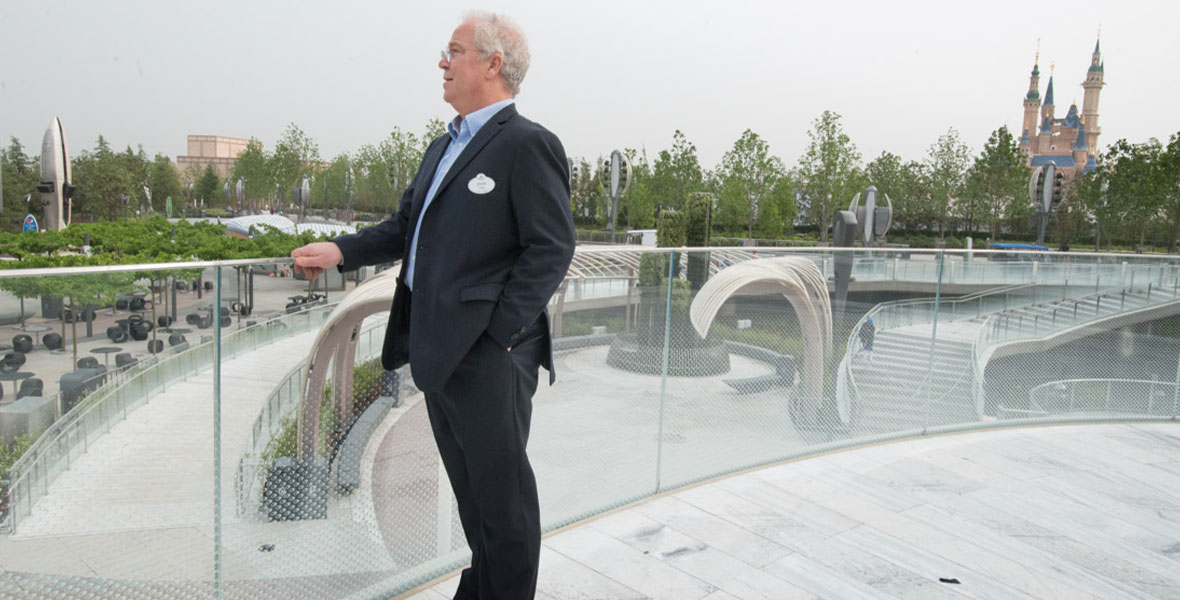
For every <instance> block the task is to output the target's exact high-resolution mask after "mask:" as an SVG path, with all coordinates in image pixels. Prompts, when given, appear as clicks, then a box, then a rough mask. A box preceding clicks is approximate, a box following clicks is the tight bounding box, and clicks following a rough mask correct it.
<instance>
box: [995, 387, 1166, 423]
mask: <svg viewBox="0 0 1180 600" xmlns="http://www.w3.org/2000/svg"><path fill="white" fill-rule="evenodd" d="M1088 384H1098V385H1101V386H1102V387H1105V388H1106V391H1105V394H1104V402H1103V407H1102V408H1101V410H1099V409H1098V408H1096V407H1090V408H1089V410H1087V411H1086V412H1095V411H1099V412H1111V398H1113V397H1115V394H1113V393H1112V390H1113V387H1114V386H1115V385H1116V384H1123V385H1126V386H1146V387H1147V388H1148V390H1149V391H1148V393H1147V394H1146V397H1147V414H1154V413H1155V411H1154V409H1155V408H1156V405H1155V399H1156V397H1157V394H1156V391H1157V390H1160V391H1163V392H1165V394H1164V396H1165V397H1166V400H1165V405H1164V407H1165V410H1164V411H1163V414H1164V415H1166V414H1167V413H1169V412H1170V413H1171V415H1172V417H1173V418H1180V394H1178V393H1177V392H1180V383H1178V382H1175V381H1159V380H1155V379H1108V378H1082V379H1060V380H1057V381H1048V382H1045V383H1042V384H1041V385H1038V386H1036V387H1034V388H1032V389H1031V390H1029V391H1028V403H1029V407H1028V408H1015V407H1008V406H1001V407H1000V410H1001V411H1002V413H1005V414H1007V413H1011V414H1019V415H1033V416H1048V415H1050V414H1061V413H1060V412H1059V413H1053V412H1052V411H1050V410H1049V409H1048V408H1046V405H1047V404H1048V402H1047V401H1046V400H1049V399H1051V398H1047V396H1050V394H1052V395H1054V396H1058V399H1060V396H1061V394H1062V393H1063V392H1067V393H1068V395H1069V402H1068V406H1067V410H1066V411H1064V412H1066V413H1069V412H1076V409H1077V389H1078V388H1081V387H1083V386H1085V385H1088ZM1122 396H1126V395H1121V394H1120V397H1122ZM1132 397H1137V396H1132ZM1168 406H1170V411H1169V410H1166V408H1167V407H1168Z"/></svg>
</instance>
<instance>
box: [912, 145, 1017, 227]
mask: <svg viewBox="0 0 1180 600" xmlns="http://www.w3.org/2000/svg"><path fill="white" fill-rule="evenodd" d="M1005 131H1006V130H1005ZM970 164H971V151H970V150H969V149H968V148H967V145H966V144H964V143H963V141H962V140H961V139H960V138H959V132H958V131H955V129H954V128H951V129H948V130H947V132H946V133H944V134H943V135H941V136H939V138H938V141H937V142H935V143H934V144H933V145H932V146H930V149H929V150H927V152H926V167H927V169H928V171H927V173H928V175H929V178H930V207H929V215H930V216H931V217H933V221H934V223H936V224H937V225H938V238H939V239H942V238H943V237H945V236H946V230H947V225H948V224H949V223H950V218H951V212H952V211H956V212H957V213H958V214H959V216H960V217H961V218H962V219H963V225H964V229H966V230H967V231H971V229H972V227H973V226H974V220H975V213H976V212H977V207H975V206H973V205H972V204H971V203H970V202H969V201H966V202H962V201H960V200H961V198H962V196H963V191H964V186H965V185H966V181H967V167H968V166H969V165H970ZM956 202H958V203H959V204H961V206H957V207H956V206H955V204H956Z"/></svg>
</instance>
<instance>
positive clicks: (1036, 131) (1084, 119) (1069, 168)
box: [1020, 42, 1106, 179]
mask: <svg viewBox="0 0 1180 600" xmlns="http://www.w3.org/2000/svg"><path fill="white" fill-rule="evenodd" d="M1040 58H1041V57H1040V53H1039V52H1038V53H1037V60H1036V61H1034V62H1033V70H1032V74H1031V76H1030V77H1029V83H1028V93H1027V94H1025V96H1024V126H1023V131H1022V132H1021V134H1020V149H1021V150H1023V151H1024V154H1025V156H1027V157H1028V164H1029V167H1039V166H1042V165H1045V164H1046V163H1048V162H1049V161H1053V162H1054V163H1056V165H1057V167H1058V168H1060V169H1061V170H1062V172H1064V173H1065V176H1066V177H1068V178H1070V179H1073V178H1074V177H1075V176H1077V175H1080V174H1081V173H1085V172H1087V171H1091V170H1093V169H1095V168H1097V167H1098V163H1097V162H1096V161H1095V157H1096V156H1097V155H1098V135H1099V134H1101V133H1102V128H1100V127H1099V126H1098V94H1099V93H1101V92H1102V86H1104V85H1106V84H1105V83H1103V81H1102V80H1103V76H1104V74H1105V73H1104V64H1103V62H1102V53H1101V52H1100V51H1099V49H1098V42H1095V43H1094V53H1093V54H1092V55H1091V56H1090V69H1089V70H1088V71H1087V72H1086V80H1085V81H1083V82H1082V84H1081V85H1082V88H1083V89H1084V90H1085V96H1083V98H1084V99H1083V100H1082V112H1081V114H1078V105H1077V104H1076V103H1075V104H1072V105H1071V106H1070V107H1069V111H1068V112H1067V113H1066V115H1065V118H1064V119H1058V118H1057V117H1056V114H1055V111H1056V107H1055V106H1054V105H1053V74H1052V73H1050V74H1049V86H1048V88H1047V89H1046V90H1045V98H1044V102H1042V101H1041V92H1040V89H1039V85H1040V84H1039V82H1040V79H1041V69H1040V66H1039V64H1038V63H1039V62H1040Z"/></svg>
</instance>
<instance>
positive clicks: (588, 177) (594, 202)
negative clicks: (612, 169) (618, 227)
mask: <svg viewBox="0 0 1180 600" xmlns="http://www.w3.org/2000/svg"><path fill="white" fill-rule="evenodd" d="M598 164H602V158H601V157H599V160H598V161H596V162H595V163H593V164H592V163H590V161H588V160H586V159H584V158H581V159H578V160H577V161H576V162H575V163H574V165H573V171H574V172H573V173H571V180H572V181H571V183H572V184H573V185H572V186H571V187H570V210H571V211H573V213H574V220H575V222H577V223H579V224H592V223H596V222H597V220H598V213H599V212H600V211H599V206H600V205H601V204H602V182H601V172H600V171H599V170H598V169H596V168H595V166H596V165H598Z"/></svg>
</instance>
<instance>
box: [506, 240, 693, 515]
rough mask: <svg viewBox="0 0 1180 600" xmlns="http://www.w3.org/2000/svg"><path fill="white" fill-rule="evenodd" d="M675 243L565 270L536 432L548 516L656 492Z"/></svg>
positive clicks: (534, 453) (534, 450) (534, 454)
mask: <svg viewBox="0 0 1180 600" xmlns="http://www.w3.org/2000/svg"><path fill="white" fill-rule="evenodd" d="M671 257H672V253H670V252H663V251H660V252H646V253H643V252H635V253H634V255H633V258H635V259H636V260H635V261H634V262H635V264H637V265H638V268H632V269H628V270H621V271H620V272H619V273H618V276H617V277H614V278H608V279H603V280H594V279H586V280H582V279H567V281H566V282H565V284H564V286H563V287H562V288H561V290H560V291H559V293H558V294H557V295H556V296H555V298H554V299H553V301H552V302H551V303H550V305H549V309H548V312H549V315H550V323H551V331H552V335H553V350H554V354H553V361H554V366H555V368H556V376H557V380H556V383H555V384H554V385H553V386H550V385H549V374H548V373H547V372H546V371H545V370H544V369H543V368H542V370H541V372H540V381H539V384H538V386H537V392H536V395H535V396H534V398H533V417H532V428H531V436H530V439H529V448H528V452H529V457H530V460H531V462H532V465H533V469H534V471H535V473H536V477H537V482H538V487H539V489H540V498H541V515H542V519H543V526H545V527H547V528H550V527H554V526H559V525H563V524H565V523H569V522H571V521H573V520H576V519H579V518H582V517H584V516H586V515H589V514H592V513H594V512H597V511H600V510H603V509H604V508H606V507H610V506H616V505H619V504H622V503H625V502H628V501H630V500H631V499H634V498H638V497H642V496H644V495H647V494H651V493H653V492H654V491H655V490H656V489H657V486H658V479H657V478H658V474H657V469H656V465H657V464H658V462H657V457H658V452H659V443H658V436H659V432H660V431H659V423H660V415H661V413H660V410H661V393H662V391H663V379H662V373H663V371H664V359H665V356H666V352H665V347H666V346H665V331H666V325H667V322H668V310H667V309H668V291H669V273H673V276H672V279H675V278H676V275H675V273H676V272H677V267H676V265H674V264H673V262H672V261H671Z"/></svg>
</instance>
